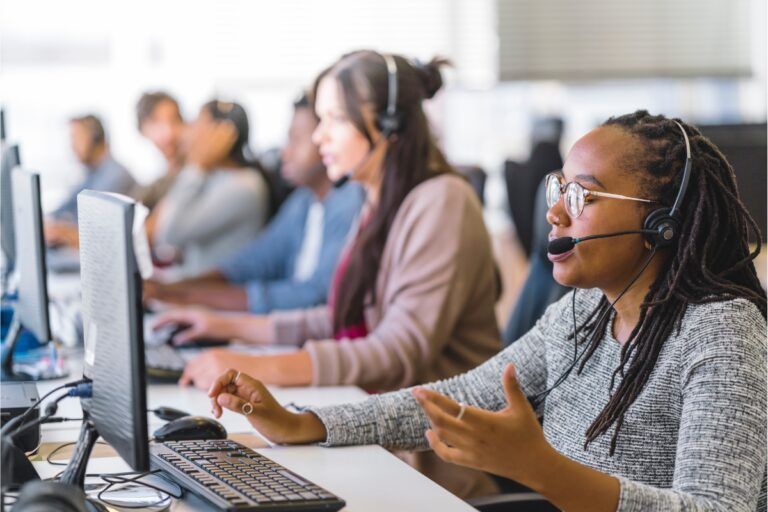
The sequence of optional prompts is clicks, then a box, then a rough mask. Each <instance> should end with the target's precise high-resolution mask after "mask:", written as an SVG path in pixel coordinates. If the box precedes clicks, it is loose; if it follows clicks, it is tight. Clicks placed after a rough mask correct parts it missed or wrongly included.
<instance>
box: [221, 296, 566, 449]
mask: <svg viewBox="0 0 768 512" xmlns="http://www.w3.org/2000/svg"><path fill="white" fill-rule="evenodd" d="M564 303H565V302H564V301H563V302H561V303H560V305H559V306H558V305H553V306H551V308H550V309H549V310H548V312H547V313H545V315H544V317H542V320H541V321H540V322H539V323H537V324H536V326H535V327H534V328H533V329H531V331H530V332H528V333H527V334H526V335H525V336H523V337H522V338H521V339H520V340H519V341H518V342H517V343H515V344H514V345H513V346H511V347H509V348H508V349H506V350H504V351H503V352H500V353H499V354H498V355H496V356H495V357H493V358H491V359H489V360H488V361H486V362H485V363H483V364H482V365H480V366H478V367H477V368H475V369H474V370H472V371H469V372H467V373H465V374H462V375H459V376H456V377H453V378H451V379H446V380H443V381H440V382H435V383H432V384H429V385H427V386H425V387H426V388H428V389H432V390H436V391H437V392H439V393H442V394H445V395H446V396H451V397H452V398H454V399H456V400H460V401H462V402H465V403H467V404H471V405H473V406H476V407H483V408H487V409H490V410H495V409H499V408H501V407H503V406H504V404H505V402H504V400H505V399H504V391H503V390H502V389H501V386H500V385H499V378H500V375H501V373H502V371H503V369H504V367H505V365H506V364H508V363H509V362H511V361H515V362H516V364H517V365H518V367H519V371H518V379H519V382H520V385H521V387H522V389H523V390H524V392H525V394H526V395H527V396H534V395H536V394H538V393H540V392H542V391H543V390H544V389H545V388H546V381H547V369H546V352H545V341H546V335H547V334H546V332H547V326H548V325H549V324H550V323H551V322H552V321H554V319H555V318H558V317H560V316H562V314H563V313H562V311H561V310H560V309H558V308H561V307H562V305H563V304H564ZM300 353H301V352H300ZM232 354H235V355H237V353H232ZM261 359H262V360H264V361H270V360H269V359H267V358H261ZM231 362H232V363H233V365H232V366H230V368H231V369H229V370H227V371H222V373H220V374H219V375H218V376H217V377H216V378H214V379H212V385H211V387H210V389H209V392H208V395H209V396H210V397H211V400H212V405H213V410H214V415H215V416H216V417H219V416H220V415H221V413H222V409H228V410H231V411H233V412H235V413H242V405H243V403H244V402H245V401H248V402H251V403H252V404H253V406H254V412H253V413H252V414H251V415H249V416H248V421H249V422H250V423H251V425H253V427H254V428H256V429H257V430H258V431H259V432H260V433H261V434H263V435H264V436H266V437H267V438H268V439H269V440H271V441H273V442H276V443H289V444H299V443H322V444H323V445H324V446H336V445H352V444H381V445H383V446H385V447H391V448H405V449H419V448H426V446H427V440H426V438H425V437H424V433H425V432H426V430H427V429H428V428H429V423H428V422H427V419H426V416H425V415H424V413H423V410H422V409H421V407H419V405H418V403H417V402H416V400H415V399H414V396H413V394H412V392H411V390H410V389H406V390H401V391H394V392H390V393H384V394H379V395H372V396H371V397H370V398H368V399H367V400H365V401H363V402H357V403H352V404H340V405H333V406H326V407H307V408H305V411H306V412H302V413H298V414H296V413H291V412H289V411H286V410H285V409H284V408H283V407H281V406H280V405H279V404H278V403H277V402H276V401H275V400H274V398H272V396H271V395H270V394H269V392H268V391H267V389H266V387H265V386H264V385H263V383H262V382H260V381H258V380H256V379H253V378H252V377H250V376H249V375H248V367H247V365H245V366H238V365H241V364H242V362H243V359H242V357H240V358H239V359H238V360H232V361H231ZM238 373H240V376H239V378H238V379H237V382H234V381H235V377H236V376H237V375H238Z"/></svg>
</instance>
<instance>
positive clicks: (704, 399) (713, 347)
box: [414, 299, 766, 512]
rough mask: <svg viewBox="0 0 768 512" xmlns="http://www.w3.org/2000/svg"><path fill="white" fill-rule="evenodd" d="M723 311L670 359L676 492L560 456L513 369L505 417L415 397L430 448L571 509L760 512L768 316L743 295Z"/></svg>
mask: <svg viewBox="0 0 768 512" xmlns="http://www.w3.org/2000/svg"><path fill="white" fill-rule="evenodd" d="M739 302H740V303H739ZM718 308H719V311H718V312H717V321H716V322H713V321H712V318H711V317H712V314H713V309H715V308H713V307H711V306H710V307H706V308H699V309H698V311H694V312H691V313H689V315H691V316H690V317H689V318H686V319H685V320H684V323H685V324H686V327H685V328H684V329H683V330H682V332H681V334H680V335H679V336H680V338H681V340H682V343H681V344H678V345H676V346H674V348H670V353H673V354H674V355H668V356H667V357H675V358H678V357H679V359H677V362H678V363H679V366H678V367H679V370H680V373H679V378H680V389H681V396H682V410H681V411H680V428H679V430H678V439H677V445H676V446H677V454H676V457H675V461H674V475H673V480H672V485H671V488H659V487H654V486H652V485H648V484H644V483H640V482H636V481H633V480H630V479H628V478H624V477H621V476H619V477H617V476H615V475H609V474H606V473H603V472H600V471H597V470H595V469H593V468H590V467H588V466H585V465H583V464H580V463H578V462H576V461H574V460H570V459H568V458H567V457H565V456H563V455H562V454H560V453H558V452H557V451H556V450H555V449H553V448H552V446H551V445H549V444H548V443H547V442H546V439H544V436H543V431H542V429H541V426H540V425H539V424H538V422H537V421H536V417H535V415H534V414H533V411H532V410H531V408H530V405H529V404H528V403H527V401H526V400H525V398H524V396H523V394H522V393H521V392H520V391H519V387H518V386H517V383H516V382H515V377H514V369H513V368H511V367H510V368H508V369H507V371H506V372H505V378H504V387H505V390H506V396H507V407H505V408H504V409H503V410H501V411H498V412H496V413H491V412H488V411H483V410H479V409H475V408H465V410H464V412H463V413H460V411H461V406H460V405H459V404H458V403H456V402H455V401H453V400H451V399H449V398H447V397H444V396H441V395H439V394H437V393H434V392H430V391H427V390H417V391H415V392H414V394H415V395H416V397H417V399H418V400H419V402H420V404H421V405H422V407H423V408H424V410H425V412H426V414H427V416H428V417H429V419H430V427H431V429H430V431H428V432H427V437H428V439H429V443H430V447H432V448H433V449H434V450H435V452H436V453H437V455H438V456H439V457H441V458H442V459H443V460H445V461H447V462H450V463H455V464H460V465H462V466H467V467H471V468H474V469H480V470H483V471H488V472H491V473H493V474H497V475H501V476H504V477H507V478H510V479H513V480H515V481H517V482H520V483H522V484H523V485H526V486H528V487H530V488H531V489H533V490H534V491H537V492H539V493H540V494H542V495H543V496H544V497H546V498H547V499H548V500H549V501H551V502H552V503H553V504H554V505H556V506H557V507H558V508H560V509H563V510H574V511H596V512H613V511H614V510H618V511H620V512H628V511H638V512H639V511H647V510H652V511H655V510H658V511H662V510H663V511H667V510H669V511H683V510H686V511H687V510H690V511H700V512H705V511H712V512H725V511H732V510H733V511H741V512H747V511H750V512H752V511H754V510H756V507H757V502H758V497H759V494H760V488H761V483H762V484H763V485H764V483H765V475H766V471H765V462H766V450H765V447H766V442H765V434H766V411H765V407H766V398H765V386H766V372H765V364H766V354H765V352H766V350H765V349H766V347H765V334H764V333H765V320H764V319H763V318H762V316H761V314H760V313H759V311H758V310H757V308H756V307H754V306H753V305H751V304H749V303H747V301H745V300H743V299H742V300H741V301H738V302H731V303H720V304H719V305H718ZM688 311H689V312H690V311H692V310H691V309H689V310H688ZM707 316H708V317H709V318H707ZM459 415H460V416H462V417H461V418H460V419H459V418H458V416H459ZM619 442H621V441H619ZM617 456H618V455H617ZM628 463H631V461H628ZM645 463H646V464H648V463H651V462H650V461H646V462H645Z"/></svg>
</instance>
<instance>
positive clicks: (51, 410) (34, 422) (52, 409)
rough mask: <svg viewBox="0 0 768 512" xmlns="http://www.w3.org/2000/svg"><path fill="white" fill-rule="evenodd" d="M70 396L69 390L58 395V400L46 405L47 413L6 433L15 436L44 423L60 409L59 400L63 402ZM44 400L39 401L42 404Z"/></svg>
mask: <svg viewBox="0 0 768 512" xmlns="http://www.w3.org/2000/svg"><path fill="white" fill-rule="evenodd" d="M50 394H51V393H48V394H47V395H46V397H47V396H50ZM69 396H70V395H69V392H66V393H64V394H63V395H59V396H58V397H56V400H54V401H53V402H51V403H50V404H48V405H46V406H45V415H44V416H40V417H39V418H36V419H34V420H32V421H30V422H28V423H23V424H21V425H19V426H18V427H17V428H16V430H14V431H13V432H11V433H6V434H5V435H8V436H9V437H11V438H13V437H15V436H17V435H19V434H21V433H22V432H24V431H26V430H29V429H30V428H32V427H35V426H37V425H40V424H42V423H45V422H47V421H48V420H49V419H51V418H52V417H53V416H55V415H56V410H57V409H58V405H59V402H61V401H62V400H64V399H65V398H68V397H69ZM42 401H43V400H39V401H38V402H37V403H38V404H40V403H41V402H42Z"/></svg>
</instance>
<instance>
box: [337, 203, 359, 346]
mask: <svg viewBox="0 0 768 512" xmlns="http://www.w3.org/2000/svg"><path fill="white" fill-rule="evenodd" d="M365 224H367V218H366V220H365V221H364V222H361V223H360V228H359V230H358V232H357V235H358V236H356V237H355V242H356V241H357V238H358V237H359V235H360V231H362V228H363V226H364V225H365ZM354 246H355V245H354V242H353V243H351V244H350V245H348V246H347V247H346V248H345V249H344V251H343V252H342V254H341V260H339V264H338V265H337V266H336V272H335V273H334V275H333V282H332V283H331V289H330V291H329V292H328V310H329V311H330V312H333V308H334V307H335V306H336V296H337V295H338V293H339V286H340V285H341V282H342V281H343V280H344V275H345V274H346V273H347V267H348V266H349V259H350V258H351V257H352V249H353V247H354ZM331 314H332V313H331ZM366 336H368V326H367V325H366V323H365V318H363V320H362V321H361V322H360V323H359V324H357V325H345V326H343V327H341V328H340V329H338V330H337V331H335V332H334V333H333V339H335V340H337V341H338V340H342V339H345V338H347V339H350V340H356V339H358V338H365V337H366Z"/></svg>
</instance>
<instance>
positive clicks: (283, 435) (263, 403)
mask: <svg viewBox="0 0 768 512" xmlns="http://www.w3.org/2000/svg"><path fill="white" fill-rule="evenodd" d="M208 396H209V397H211V406H212V409H211V412H213V415H214V417H216V418H220V417H221V414H222V412H223V409H229V410H230V411H233V412H236V413H238V414H242V415H244V416H245V417H246V418H247V419H248V422H249V423H250V424H251V425H252V426H253V428H255V429H256V430H258V431H259V433H260V434H261V435H263V436H264V437H266V438H267V439H269V440H270V441H272V442H273V443H278V444H306V443H318V442H321V441H324V440H325V438H326V435H327V434H326V431H325V426H324V425H323V423H322V422H321V421H320V419H318V417H317V416H315V415H314V414H312V413H311V412H303V413H292V412H290V411H288V410H287V409H285V408H284V407H283V406H282V405H280V404H279V403H278V402H277V400H275V398H274V397H273V396H272V395H271V394H270V392H269V391H268V390H267V388H266V386H264V384H262V383H261V382H260V381H258V380H256V379H254V378H253V377H250V376H248V375H246V374H244V373H240V372H238V371H236V370H227V371H226V372H224V373H223V374H222V375H221V376H220V377H219V378H218V379H216V380H215V381H214V383H213V385H211V388H210V389H209V390H208Z"/></svg>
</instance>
